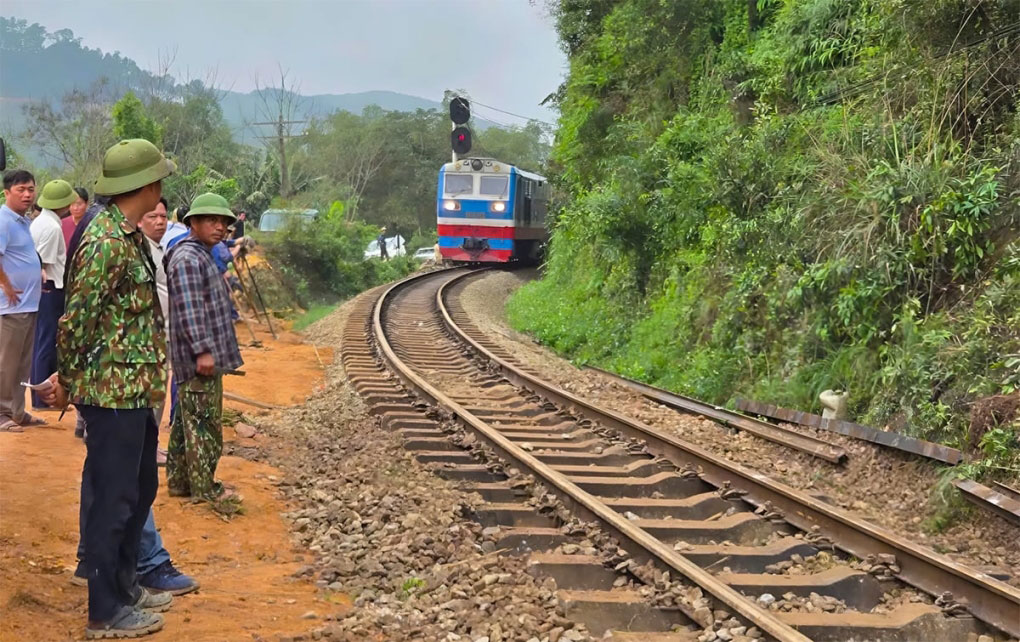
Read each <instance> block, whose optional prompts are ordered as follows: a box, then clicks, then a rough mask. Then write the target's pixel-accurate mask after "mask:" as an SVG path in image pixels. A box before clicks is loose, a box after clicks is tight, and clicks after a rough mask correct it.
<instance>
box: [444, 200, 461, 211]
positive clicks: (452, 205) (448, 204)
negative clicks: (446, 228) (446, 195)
mask: <svg viewBox="0 0 1020 642" xmlns="http://www.w3.org/2000/svg"><path fill="white" fill-rule="evenodd" d="M443 209H444V210H446V211H447V212H456V211H457V210H459V209H460V203H458V202H457V201H451V200H446V201H443Z"/></svg>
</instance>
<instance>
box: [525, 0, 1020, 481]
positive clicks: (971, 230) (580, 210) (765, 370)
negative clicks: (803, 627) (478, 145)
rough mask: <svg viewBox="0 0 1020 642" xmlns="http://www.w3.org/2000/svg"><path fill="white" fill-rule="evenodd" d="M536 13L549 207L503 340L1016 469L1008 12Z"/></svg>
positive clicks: (1019, 194)
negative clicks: (548, 112)
mask: <svg viewBox="0 0 1020 642" xmlns="http://www.w3.org/2000/svg"><path fill="white" fill-rule="evenodd" d="M548 6H549V10H550V11H551V13H552V14H553V16H554V17H555V19H556V21H557V26H558V30H559V35H560V38H561V42H562V46H563V48H564V50H565V51H566V52H567V54H568V55H569V60H570V71H569V76H568V79H567V81H566V83H565V85H564V86H563V88H562V89H561V91H560V92H559V94H558V102H559V107H560V109H561V119H560V122H559V129H558V131H557V134H556V140H555V144H554V149H553V152H552V156H551V159H550V165H551V170H550V173H551V175H553V176H556V177H557V180H558V187H559V190H560V197H561V202H560V204H559V205H560V210H559V215H558V222H557V224H556V227H555V230H554V232H553V239H552V242H551V248H550V252H549V255H548V265H547V266H546V271H545V276H544V278H543V279H542V280H541V281H538V282H534V283H532V284H530V285H527V286H525V287H524V288H523V289H522V290H520V291H519V292H518V293H517V294H516V295H515V297H514V298H513V299H512V300H511V302H510V306H509V312H510V315H511V321H512V322H513V323H514V324H515V326H516V327H517V328H519V329H522V330H525V331H528V332H531V333H533V334H535V335H536V336H538V337H539V338H540V339H541V340H543V341H545V342H546V343H548V344H549V345H551V346H553V347H554V348H555V349H557V350H558V351H560V352H561V353H564V354H566V355H569V356H570V357H572V358H573V359H574V360H575V361H576V362H578V363H592V364H598V365H601V366H604V367H608V368H610V369H613V370H616V371H618V372H621V373H623V374H625V375H629V376H632V377H636V378H638V379H641V380H644V381H647V382H651V383H654V384H656V385H659V386H662V387H665V388H668V389H671V390H674V391H678V392H682V393H686V394H690V395H693V396H696V397H699V398H703V399H705V400H709V401H712V402H715V403H719V404H725V403H732V402H733V400H734V399H735V398H736V397H745V398H752V399H756V400H760V401H764V402H767V403H774V404H778V405H782V406H787V407H792V408H797V409H801V410H810V411H813V412H819V413H820V406H819V403H818V394H819V393H820V392H821V391H823V390H825V389H843V390H847V391H848V392H849V395H850V405H851V416H852V417H853V418H854V419H855V420H857V421H860V422H862V423H868V424H872V425H877V426H889V427H892V428H894V429H896V430H899V431H903V432H906V433H908V434H911V435H916V436H922V437H926V438H929V439H933V440H938V441H942V442H944V443H948V444H952V445H956V446H959V447H961V448H964V449H967V450H968V452H971V453H974V454H976V459H975V463H973V464H970V465H969V467H968V470H967V471H966V472H965V473H964V474H975V475H989V476H995V477H1000V478H1011V479H1013V480H1016V479H1018V478H1020V454H1018V453H1020V444H1018V441H1017V432H1018V430H1017V429H1018V424H1017V422H1016V421H1015V420H1014V421H1013V423H1012V425H1009V423H1008V421H1007V422H1002V421H1001V419H1000V418H1001V416H1002V415H1001V414H997V412H998V410H997V409H999V410H1001V408H1002V407H1003V404H1005V405H1006V406H1008V405H1009V404H1013V406H1014V407H1015V405H1016V399H1017V397H1018V396H1020V394H1018V392H1017V391H1018V389H1020V244H1018V241H1017V238H1018V222H1020V171H1018V170H1020V110H1018V106H1020V93H1018V87H1020V22H1018V20H1020V1H1018V0H669V1H662V0H550V2H549V3H548ZM975 468H976V469H977V470H975Z"/></svg>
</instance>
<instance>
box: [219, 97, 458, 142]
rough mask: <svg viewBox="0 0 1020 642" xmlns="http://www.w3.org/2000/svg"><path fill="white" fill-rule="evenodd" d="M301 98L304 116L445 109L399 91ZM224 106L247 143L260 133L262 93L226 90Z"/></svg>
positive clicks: (229, 120) (301, 113)
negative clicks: (369, 110)
mask: <svg viewBox="0 0 1020 642" xmlns="http://www.w3.org/2000/svg"><path fill="white" fill-rule="evenodd" d="M301 101H302V109H301V112H300V115H301V116H307V117H311V118H314V117H322V116H327V115H329V114H331V113H333V112H335V111H338V110H342V111H349V112H352V113H355V114H360V113H361V112H362V111H363V110H364V109H365V107H368V106H370V105H377V106H379V107H381V108H382V109H385V110H387V111H416V110H418V109H442V108H443V105H442V103H440V102H438V101H435V100H428V99H425V98H419V97H418V96H410V95H408V94H401V93H397V92H395V91H363V92H359V93H353V94H318V95H312V96H302V97H301ZM220 106H221V107H222V108H223V117H224V118H225V119H226V120H227V122H228V123H230V126H231V127H232V128H233V129H234V131H235V136H236V137H237V138H238V139H240V140H244V141H245V142H251V141H250V140H247V139H248V138H250V137H251V136H253V135H256V132H254V131H252V130H253V128H252V127H250V126H248V125H249V123H253V122H258V121H261V120H262V115H261V112H260V110H259V107H260V106H261V99H260V98H259V95H258V93H257V92H254V91H253V92H250V93H247V94H242V93H238V92H234V91H228V92H225V93H224V94H223V97H222V99H221V100H220ZM263 129H265V132H264V133H266V134H268V133H269V128H263ZM258 133H262V132H258Z"/></svg>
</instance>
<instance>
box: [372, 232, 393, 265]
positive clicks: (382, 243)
mask: <svg viewBox="0 0 1020 642" xmlns="http://www.w3.org/2000/svg"><path fill="white" fill-rule="evenodd" d="M375 240H376V242H377V243H379V258H380V259H382V260H383V261H388V260H389V258H390V253H389V250H387V249H386V228H385V227H384V228H382V229H381V230H379V236H378V237H376V239H375Z"/></svg>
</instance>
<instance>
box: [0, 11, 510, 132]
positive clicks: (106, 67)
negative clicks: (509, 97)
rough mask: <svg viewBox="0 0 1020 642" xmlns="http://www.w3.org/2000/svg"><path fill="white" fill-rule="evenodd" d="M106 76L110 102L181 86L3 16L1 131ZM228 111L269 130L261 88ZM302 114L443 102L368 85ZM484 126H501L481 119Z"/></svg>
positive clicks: (316, 99)
mask: <svg viewBox="0 0 1020 642" xmlns="http://www.w3.org/2000/svg"><path fill="white" fill-rule="evenodd" d="M100 79H105V80H106V82H107V83H108V84H107V87H106V88H105V90H104V91H103V95H104V97H105V99H107V100H110V102H112V101H114V100H116V99H117V98H119V97H120V96H121V95H123V93H124V92H125V91H127V90H128V89H135V90H141V92H140V93H144V90H145V88H147V87H152V86H156V85H160V86H162V87H175V86H177V85H176V83H175V81H174V79H172V78H169V77H164V78H158V77H156V76H155V75H153V74H152V73H150V72H148V71H145V70H143V69H141V68H140V67H139V66H138V65H137V64H136V63H135V61H133V60H131V59H130V58H126V57H124V56H122V55H120V53H119V52H114V53H112V54H110V53H104V52H102V51H100V50H99V49H89V48H88V47H86V46H84V45H82V42H81V38H76V37H75V36H74V33H73V32H72V31H71V30H70V29H61V30H60V31H56V32H54V33H49V32H48V31H47V30H46V28H45V27H43V26H42V25H39V24H28V22H26V21H25V20H20V19H17V18H4V17H0V132H6V133H8V134H16V133H19V132H20V131H21V130H22V128H23V126H24V115H23V112H22V107H23V106H24V105H25V104H28V103H30V102H32V101H50V102H55V101H57V100H59V99H60V98H61V97H62V96H63V95H64V94H66V93H68V92H70V91H72V90H74V89H78V90H83V91H84V90H88V89H89V88H90V87H92V86H93V85H94V84H95V83H96V82H97V81H99V80H100ZM221 95H222V100H221V106H222V108H223V116H224V118H226V120H227V122H228V123H229V124H230V126H231V128H233V130H234V133H235V137H236V138H237V139H238V140H241V141H244V142H248V143H253V142H255V141H254V138H255V137H256V136H258V135H264V134H268V133H269V129H268V128H264V129H262V130H259V129H258V128H253V127H252V126H250V123H253V122H257V121H260V120H262V116H261V114H260V111H259V97H258V94H257V93H256V92H250V93H240V92H233V91H227V92H223V93H222V94H221ZM301 100H302V106H303V107H304V109H303V111H302V112H301V114H300V115H301V116H305V115H307V116H309V117H320V116H326V115H328V114H330V113H332V112H334V111H337V110H346V111H350V112H353V113H357V114H360V113H361V112H362V110H364V109H365V107H368V106H369V105H378V106H379V107H381V108H382V109H385V110H387V111H415V110H418V109H442V103H441V102H439V101H435V100H428V99H426V98H420V97H418V96H410V95H408V94H401V93H398V92H394V91H365V92H359V93H351V94H321V95H315V96H302V99H301ZM473 124H474V126H475V127H476V128H478V129H486V128H488V127H492V126H495V124H494V123H491V122H488V121H485V120H477V121H473Z"/></svg>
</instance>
